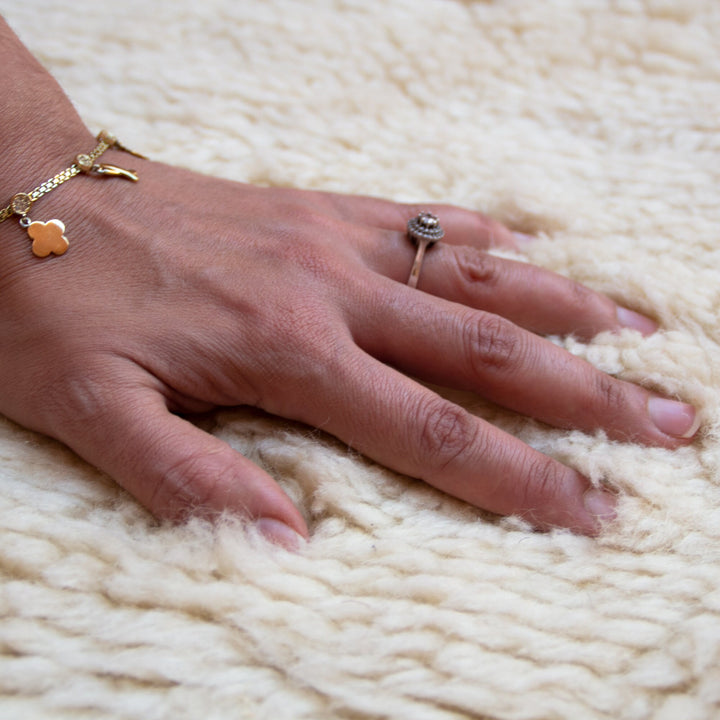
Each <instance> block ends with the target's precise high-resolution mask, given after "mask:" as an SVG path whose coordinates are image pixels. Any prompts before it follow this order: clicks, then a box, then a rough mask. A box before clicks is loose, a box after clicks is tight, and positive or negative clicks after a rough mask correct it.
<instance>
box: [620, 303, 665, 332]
mask: <svg viewBox="0 0 720 720" xmlns="http://www.w3.org/2000/svg"><path fill="white" fill-rule="evenodd" d="M617 319H618V322H619V323H620V325H622V326H623V327H626V328H630V329H631V330H638V331H639V332H640V333H642V334H643V335H652V334H653V333H654V332H656V331H657V329H658V324H657V323H656V322H655V321H654V320H651V319H650V318H649V317H645V315H641V314H640V313H636V312H633V311H632V310H628V309H627V308H624V307H620V306H619V305H618V307H617Z"/></svg>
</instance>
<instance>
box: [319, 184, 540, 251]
mask: <svg viewBox="0 0 720 720" xmlns="http://www.w3.org/2000/svg"><path fill="white" fill-rule="evenodd" d="M325 198H326V200H327V201H328V202H330V203H331V204H332V206H333V208H334V209H335V211H336V212H337V213H338V214H339V215H340V216H341V217H342V218H343V219H344V220H347V221H348V222H352V223H356V224H358V225H366V226H370V227H374V228H380V229H383V230H391V231H393V232H398V233H401V234H402V235H404V234H405V232H406V230H407V223H408V220H410V219H411V218H413V217H415V216H416V215H418V214H420V213H421V212H430V213H432V214H433V215H437V216H438V217H439V218H440V221H441V223H442V226H443V228H444V230H445V238H444V242H447V243H450V244H453V245H468V246H470V247H475V248H478V249H487V248H491V247H498V248H500V247H504V248H511V249H517V247H518V241H523V240H524V239H526V238H527V236H526V235H524V234H523V233H517V232H513V231H512V230H510V229H509V228H508V227H506V226H505V225H503V224H502V223H501V222H498V221H497V220H495V219H493V218H491V217H489V216H487V215H484V214H483V213H480V212H475V211H473V210H467V209H465V208H460V207H456V206H455V205H447V204H441V203H425V204H421V205H418V204H410V203H395V202H391V201H389V200H382V199H379V198H373V197H350V196H346V195H336V194H331V193H329V194H327V195H325Z"/></svg>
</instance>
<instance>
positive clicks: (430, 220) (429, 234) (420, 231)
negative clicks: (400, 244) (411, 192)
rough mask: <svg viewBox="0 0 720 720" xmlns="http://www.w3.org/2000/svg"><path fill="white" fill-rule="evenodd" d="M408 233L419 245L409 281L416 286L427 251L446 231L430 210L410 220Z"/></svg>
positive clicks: (409, 284)
mask: <svg viewBox="0 0 720 720" xmlns="http://www.w3.org/2000/svg"><path fill="white" fill-rule="evenodd" d="M407 234H408V238H409V239H410V240H411V241H412V242H413V243H414V244H415V245H417V252H416V253H415V261H414V262H413V266H412V270H411V271H410V277H409V278H408V281H407V284H408V286H409V287H411V288H415V287H417V284H418V279H419V278H420V268H421V267H422V264H423V260H424V258H425V251H426V250H427V249H428V248H429V247H432V246H433V245H434V244H435V243H436V242H438V241H439V240H442V239H443V238H444V237H445V231H444V230H443V228H442V225H440V220H438V218H437V216H435V215H433V214H432V213H429V212H421V213H420V214H419V215H416V216H415V217H414V218H411V219H410V220H408V224H407Z"/></svg>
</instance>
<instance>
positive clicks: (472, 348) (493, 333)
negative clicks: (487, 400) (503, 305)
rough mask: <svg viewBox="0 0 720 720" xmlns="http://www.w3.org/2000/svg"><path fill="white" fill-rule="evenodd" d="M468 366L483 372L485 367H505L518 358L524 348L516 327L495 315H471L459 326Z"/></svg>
mask: <svg viewBox="0 0 720 720" xmlns="http://www.w3.org/2000/svg"><path fill="white" fill-rule="evenodd" d="M461 335H462V342H463V346H464V348H465V352H466V355H467V357H468V359H469V362H470V366H471V367H472V368H474V370H475V371H476V373H478V374H482V373H483V372H485V371H486V370H488V369H492V370H500V371H508V370H511V369H512V368H513V367H516V366H517V364H518V363H519V362H520V360H521V358H522V356H523V353H524V348H523V344H522V340H521V338H520V335H519V333H518V331H517V328H515V326H514V325H513V324H512V323H510V322H509V321H507V320H505V319H504V318H501V317H499V316H498V315H492V314H490V313H483V314H480V315H475V314H474V315H470V316H468V318H467V319H466V320H465V321H464V324H463V326H462V330H461Z"/></svg>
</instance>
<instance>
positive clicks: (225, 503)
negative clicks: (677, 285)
mask: <svg viewBox="0 0 720 720" xmlns="http://www.w3.org/2000/svg"><path fill="white" fill-rule="evenodd" d="M106 388H107V385H100V384H99V383H98V384H94V383H91V381H88V380H86V381H85V382H84V388H83V391H82V398H83V399H82V401H81V402H80V403H73V402H71V403H70V405H74V406H75V408H76V409H77V410H79V412H74V413H72V414H73V415H74V417H73V419H67V420H68V421H67V422H65V423H64V428H63V432H62V433H59V434H60V435H62V437H60V438H59V439H61V440H62V441H63V442H65V443H66V444H68V445H69V446H70V447H72V448H73V449H74V450H75V451H76V452H77V453H78V454H79V455H81V456H82V457H84V458H85V459H86V460H88V461H89V462H90V463H92V464H93V465H95V466H97V467H98V468H100V469H101V470H103V471H105V472H106V473H108V474H109V475H110V476H111V477H112V478H113V479H115V480H116V481H117V482H118V483H119V484H120V485H122V486H123V487H124V488H125V489H126V490H128V492H130V493H131V494H132V495H133V496H134V497H135V498H136V499H137V500H139V502H140V503H141V504H142V505H144V506H145V507H146V508H148V510H150V512H152V513H153V514H154V515H155V516H156V517H158V518H160V519H168V520H182V519H183V518H185V517H186V516H188V515H189V514H202V515H207V516H213V515H215V514H218V513H220V512H222V511H224V510H229V511H231V512H236V513H238V514H240V515H243V516H246V517H247V518H249V519H253V520H254V521H256V523H257V527H258V529H259V530H260V532H262V533H263V534H265V535H266V536H268V537H269V539H271V540H273V541H275V542H277V543H279V544H281V545H284V546H285V547H287V548H289V549H295V548H297V547H298V545H299V542H300V540H301V538H305V537H307V535H308V531H307V527H306V525H305V521H304V520H303V518H302V516H301V515H300V513H299V511H298V510H297V509H296V508H295V506H294V505H293V504H292V502H291V501H290V499H289V498H288V497H287V495H286V494H285V493H284V492H283V491H282V490H281V489H280V487H279V486H278V485H277V484H276V483H275V481H274V480H273V479H272V478H271V477H270V476H269V475H268V474H267V473H265V472H264V471H263V470H261V469H260V468H259V467H257V466H256V465H255V464H254V463H252V462H251V461H249V460H248V459H247V458H245V457H244V456H243V455H241V454H240V453H238V452H236V451H235V450H233V449H232V448H231V447H230V446H229V445H227V443H225V442H223V441H221V440H219V439H218V438H215V437H213V436H212V435H209V434H208V433H205V432H203V431H202V430H200V429H199V428H197V427H195V426H194V425H192V424H191V423H190V422H188V421H186V420H184V419H182V418H180V417H178V416H176V415H173V414H171V413H170V412H169V411H168V410H167V408H166V406H165V403H164V401H163V398H162V396H161V395H159V394H158V393H157V392H155V391H154V390H150V389H147V388H142V389H132V390H125V391H118V390H117V389H116V390H115V391H113V392H109V391H108V390H107V389H106ZM116 388H117V386H116ZM89 398H91V399H92V400H91V402H89V401H88V399H89Z"/></svg>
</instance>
